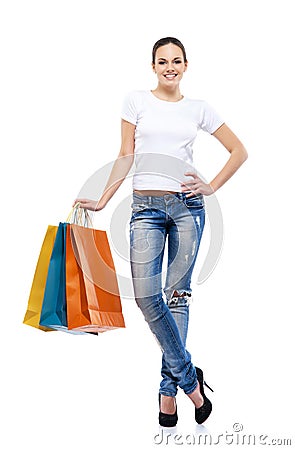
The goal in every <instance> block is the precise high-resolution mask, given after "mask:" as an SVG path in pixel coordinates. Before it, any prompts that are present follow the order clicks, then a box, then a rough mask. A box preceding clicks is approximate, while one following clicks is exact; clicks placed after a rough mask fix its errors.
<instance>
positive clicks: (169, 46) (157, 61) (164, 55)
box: [152, 38, 188, 102]
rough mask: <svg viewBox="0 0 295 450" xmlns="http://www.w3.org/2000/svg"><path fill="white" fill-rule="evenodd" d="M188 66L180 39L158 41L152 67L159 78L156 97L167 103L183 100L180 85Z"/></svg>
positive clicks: (154, 49) (155, 91)
mask: <svg viewBox="0 0 295 450" xmlns="http://www.w3.org/2000/svg"><path fill="white" fill-rule="evenodd" d="M187 64H188V62H187V59H186V52H185V49H184V47H183V45H182V43H181V42H180V41H178V39H175V38H164V39H160V40H159V41H157V42H156V44H155V45H154V48H153V54H152V67H153V70H154V72H155V74H156V75H157V77H158V87H157V89H155V90H154V91H152V92H153V93H154V95H156V96H158V97H159V98H161V99H162V100H167V101H174V102H177V101H178V100H180V99H182V98H183V96H182V95H181V94H180V89H179V83H180V81H181V79H182V77H183V74H184V72H185V71H186V69H187ZM167 89H168V90H169V91H170V92H169V91H168V92H167Z"/></svg>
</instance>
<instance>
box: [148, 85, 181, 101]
mask: <svg viewBox="0 0 295 450" xmlns="http://www.w3.org/2000/svg"><path fill="white" fill-rule="evenodd" d="M152 92H153V93H154V94H155V95H156V96H157V97H159V98H160V99H162V100H167V101H168V102H177V101H179V100H181V99H182V98H183V95H181V93H180V89H179V86H177V87H171V88H170V89H169V88H166V87H164V86H161V85H159V84H158V86H157V88H156V89H154V90H153V91H152Z"/></svg>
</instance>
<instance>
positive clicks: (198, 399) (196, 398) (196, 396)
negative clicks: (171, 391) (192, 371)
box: [187, 384, 204, 408]
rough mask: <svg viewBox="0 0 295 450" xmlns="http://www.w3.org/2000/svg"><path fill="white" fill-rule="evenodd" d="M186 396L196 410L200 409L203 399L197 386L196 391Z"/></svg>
mask: <svg viewBox="0 0 295 450" xmlns="http://www.w3.org/2000/svg"><path fill="white" fill-rule="evenodd" d="M187 396H188V397H189V398H190V399H191V401H192V402H193V404H194V405H195V407H196V408H200V407H201V406H202V405H203V404H204V398H203V397H202V395H201V393H200V388H199V384H198V386H197V387H196V389H195V390H194V391H193V392H192V393H191V394H187Z"/></svg>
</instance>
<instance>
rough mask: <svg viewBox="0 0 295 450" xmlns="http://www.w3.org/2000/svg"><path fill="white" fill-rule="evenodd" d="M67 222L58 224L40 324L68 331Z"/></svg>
mask: <svg viewBox="0 0 295 450" xmlns="http://www.w3.org/2000/svg"><path fill="white" fill-rule="evenodd" d="M66 227H67V224H66V223H61V222H60V224H59V226H58V229H57V233H56V237H55V241H54V245H53V249H52V253H51V258H50V262H49V267H48V272H47V279H46V286H45V291H44V297H43V304H42V310H41V316H40V325H41V326H45V327H48V328H52V329H55V330H64V331H67V307H66V272H65V253H66Z"/></svg>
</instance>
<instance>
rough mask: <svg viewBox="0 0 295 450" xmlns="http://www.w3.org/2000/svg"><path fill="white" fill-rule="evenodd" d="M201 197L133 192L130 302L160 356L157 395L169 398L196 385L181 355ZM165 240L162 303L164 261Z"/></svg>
mask: <svg viewBox="0 0 295 450" xmlns="http://www.w3.org/2000/svg"><path fill="white" fill-rule="evenodd" d="M204 225H205V208H204V199H203V196H202V195H198V196H194V197H187V195H186V193H182V192H177V193H175V194H165V195H163V196H148V195H147V196H143V195H139V194H136V193H135V192H133V203H132V216H131V219H130V263H131V273H132V282H133V288H134V296H135V300H136V303H137V305H138V306H139V308H140V309H141V311H142V313H143V315H144V318H145V320H146V322H147V323H148V325H149V327H150V329H151V331H152V333H153V334H154V336H155V338H156V340H157V342H158V344H159V346H160V348H161V350H162V370H161V375H162V381H161V384H160V390H159V392H160V393H161V394H163V395H167V396H171V397H174V396H175V395H176V393H177V387H178V386H179V387H180V388H181V389H183V391H184V392H185V393H186V394H190V393H192V392H193V391H194V390H195V389H196V387H197V385H198V380H197V376H196V370H195V367H194V365H193V363H192V361H191V355H190V353H189V352H188V350H187V349H186V337H187V330H188V321H189V303H190V299H191V292H192V291H191V286H190V285H191V277H192V272H193V268H194V265H195V261H196V257H197V253H198V249H199V245H200V241H201V237H202V233H203V229H204ZM167 236H168V252H167V260H168V263H167V273H166V277H165V285H164V293H165V297H166V298H165V301H164V299H163V292H162V281H164V279H163V278H164V273H163V271H162V269H163V259H164V251H165V243H166V238H167Z"/></svg>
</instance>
